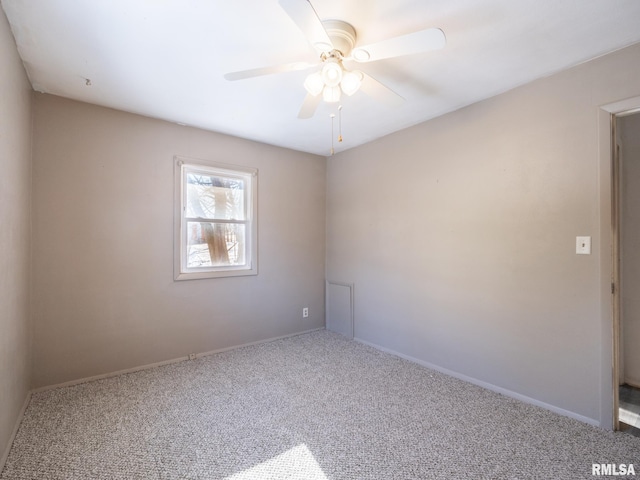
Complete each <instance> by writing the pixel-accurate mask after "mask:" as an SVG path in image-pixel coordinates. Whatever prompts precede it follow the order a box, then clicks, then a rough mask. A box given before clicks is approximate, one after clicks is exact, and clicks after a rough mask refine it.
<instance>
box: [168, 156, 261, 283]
mask: <svg viewBox="0 0 640 480" xmlns="http://www.w3.org/2000/svg"><path fill="white" fill-rule="evenodd" d="M175 176H176V215H175V216H176V218H175V230H176V232H175V237H176V238H175V240H176V241H175V250H176V251H175V258H174V269H175V278H176V280H188V279H196V278H212V277H230V276H239V275H256V274H257V273H258V268H257V251H258V249H257V222H256V218H255V215H256V203H257V195H256V191H257V170H256V169H252V168H243V167H237V166H230V165H223V164H219V163H212V162H203V161H196V160H190V159H186V158H181V157H176V170H175Z"/></svg>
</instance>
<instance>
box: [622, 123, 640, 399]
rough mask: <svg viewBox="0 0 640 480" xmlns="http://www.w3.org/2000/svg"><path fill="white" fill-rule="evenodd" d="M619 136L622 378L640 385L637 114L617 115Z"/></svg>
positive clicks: (639, 143) (639, 154) (639, 140)
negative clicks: (620, 173)
mask: <svg viewBox="0 0 640 480" xmlns="http://www.w3.org/2000/svg"><path fill="white" fill-rule="evenodd" d="M617 127H618V130H619V131H620V137H621V140H622V142H621V151H620V157H621V166H622V178H621V186H622V188H621V190H622V196H621V200H622V223H621V274H622V289H621V320H622V321H621V331H622V342H621V350H622V354H623V356H622V359H623V362H622V369H621V370H622V374H623V375H622V378H623V380H624V382H626V383H628V384H630V385H635V386H637V387H640V295H638V292H640V254H639V252H638V246H639V245H640V114H635V115H630V116H625V117H619V118H618V121H617Z"/></svg>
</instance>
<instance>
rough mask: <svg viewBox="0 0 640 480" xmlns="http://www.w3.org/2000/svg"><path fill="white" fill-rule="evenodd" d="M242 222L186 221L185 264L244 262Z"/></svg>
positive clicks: (242, 263)
mask: <svg viewBox="0 0 640 480" xmlns="http://www.w3.org/2000/svg"><path fill="white" fill-rule="evenodd" d="M245 252H246V225H243V224H229V223H213V222H187V267H188V268H198V267H222V266H243V265H246V262H247V259H246V255H245Z"/></svg>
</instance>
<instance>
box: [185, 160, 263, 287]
mask: <svg viewBox="0 0 640 480" xmlns="http://www.w3.org/2000/svg"><path fill="white" fill-rule="evenodd" d="M190 171H201V172H202V173H206V174H212V175H220V176H223V177H229V178H241V179H243V180H244V181H245V182H246V185H247V188H246V189H245V206H246V210H247V212H246V220H227V221H224V220H223V221H221V222H222V223H236V224H244V225H246V239H245V242H246V251H245V259H246V262H245V265H240V266H237V265H231V266H215V267H191V268H190V267H187V228H186V225H187V221H193V220H198V219H192V218H187V217H186V202H187V191H186V188H185V186H186V182H185V180H186V172H190ZM174 177H175V189H174V193H175V199H174V206H175V210H174V222H173V223H174V258H173V271H174V279H175V280H196V279H202V278H220V277H238V276H245V275H257V274H258V219H257V212H258V169H256V168H249V167H242V166H237V165H229V164H224V163H220V162H215V161H208V160H200V159H191V158H186V157H179V156H176V157H175V170H174ZM201 220H203V221H210V220H208V219H201ZM216 222H220V221H219V220H216Z"/></svg>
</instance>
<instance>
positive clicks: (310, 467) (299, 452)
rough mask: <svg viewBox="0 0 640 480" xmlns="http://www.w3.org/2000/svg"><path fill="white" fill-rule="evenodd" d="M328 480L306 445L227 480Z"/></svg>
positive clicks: (292, 449) (294, 448) (301, 445)
mask: <svg viewBox="0 0 640 480" xmlns="http://www.w3.org/2000/svg"><path fill="white" fill-rule="evenodd" d="M269 479H274V480H282V479H286V480H328V478H327V477H326V476H325V474H324V472H323V471H322V469H321V468H320V465H318V462H317V461H316V459H315V457H314V456H313V454H312V453H311V451H310V450H309V449H308V448H307V446H306V445H305V444H300V445H298V446H296V447H293V448H291V449H289V450H287V451H286V452H284V453H282V454H280V455H278V456H277V457H273V458H271V459H269V460H267V461H266V462H262V463H261V464H259V465H256V466H255V467H251V468H249V469H247V470H244V471H242V472H240V473H236V474H234V475H232V476H230V477H227V478H226V479H225V480H269Z"/></svg>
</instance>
